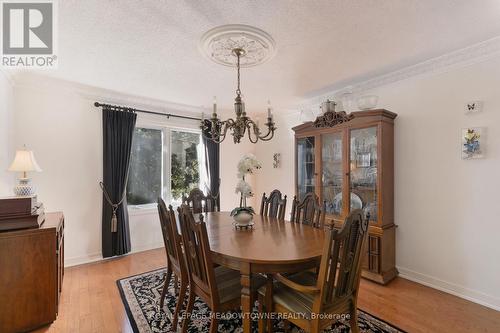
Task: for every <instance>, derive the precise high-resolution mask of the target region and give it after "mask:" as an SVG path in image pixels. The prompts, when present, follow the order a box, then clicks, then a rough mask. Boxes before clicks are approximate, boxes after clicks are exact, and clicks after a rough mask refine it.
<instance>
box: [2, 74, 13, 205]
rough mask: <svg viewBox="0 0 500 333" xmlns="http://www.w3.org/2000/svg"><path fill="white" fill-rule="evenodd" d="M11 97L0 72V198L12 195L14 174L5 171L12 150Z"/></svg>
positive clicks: (10, 90)
mask: <svg viewBox="0 0 500 333" xmlns="http://www.w3.org/2000/svg"><path fill="white" fill-rule="evenodd" d="M12 101H13V95H12V85H11V82H10V78H9V77H8V76H7V75H6V74H5V73H4V72H3V71H0V196H6V195H13V193H12V187H13V186H14V174H12V173H11V172H8V171H7V168H8V167H9V165H10V163H11V162H12V159H13V158H14V152H13V150H12V134H13V131H12V122H13V113H14V109H13V103H12Z"/></svg>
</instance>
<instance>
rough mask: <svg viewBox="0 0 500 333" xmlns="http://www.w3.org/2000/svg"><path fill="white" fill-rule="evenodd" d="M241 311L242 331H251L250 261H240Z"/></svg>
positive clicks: (248, 332)
mask: <svg viewBox="0 0 500 333" xmlns="http://www.w3.org/2000/svg"><path fill="white" fill-rule="evenodd" d="M240 273H241V312H242V316H243V333H250V332H252V318H251V314H252V307H253V303H254V300H253V299H252V273H251V270H250V263H241V268H240Z"/></svg>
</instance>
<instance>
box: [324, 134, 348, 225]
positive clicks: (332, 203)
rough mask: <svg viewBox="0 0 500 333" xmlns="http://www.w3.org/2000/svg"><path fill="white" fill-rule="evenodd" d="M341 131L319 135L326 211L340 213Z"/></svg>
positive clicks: (341, 183) (331, 213) (341, 180)
mask: <svg viewBox="0 0 500 333" xmlns="http://www.w3.org/2000/svg"><path fill="white" fill-rule="evenodd" d="M342 137H343V132H336V133H331V134H324V135H322V137H321V143H322V147H321V153H322V159H321V160H322V168H321V170H322V177H321V178H322V186H323V187H322V196H323V200H325V201H326V213H327V214H330V215H337V216H340V215H342V208H343V204H342V192H343V178H344V171H343V142H342V141H343V140H342Z"/></svg>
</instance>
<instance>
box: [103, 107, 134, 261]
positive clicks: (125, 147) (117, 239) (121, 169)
mask: <svg viewBox="0 0 500 333" xmlns="http://www.w3.org/2000/svg"><path fill="white" fill-rule="evenodd" d="M136 119H137V114H136V113H134V112H128V111H114V110H110V109H106V108H104V109H103V110H102V125H103V183H104V188H105V189H106V191H107V192H108V194H109V197H110V200H111V201H112V203H115V204H116V203H119V202H120V201H121V200H122V199H123V201H122V203H121V204H120V205H119V206H118V208H117V210H116V217H117V223H116V230H112V229H113V228H112V225H111V224H112V223H111V219H112V215H113V207H112V206H111V205H110V204H109V202H108V201H107V200H106V198H105V196H104V193H103V198H102V255H103V257H104V258H106V257H112V256H117V255H122V254H125V253H128V252H130V229H129V223H128V211H127V198H126V193H125V191H126V188H127V176H128V169H129V164H130V152H131V149H132V136H133V134H134V127H135V122H136ZM124 196H125V198H124Z"/></svg>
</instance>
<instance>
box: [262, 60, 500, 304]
mask: <svg viewBox="0 0 500 333" xmlns="http://www.w3.org/2000/svg"><path fill="white" fill-rule="evenodd" d="M499 86H500V58H496V59H492V60H488V61H486V62H483V63H479V64H475V65H470V66H468V67H465V68H455V69H454V70H451V71H449V72H446V73H442V74H436V75H433V76H426V77H423V76H422V77H418V78H417V77H414V78H412V79H407V80H405V81H400V82H397V83H393V84H390V85H386V86H383V87H380V88H378V89H376V90H373V91H367V92H366V93H370V94H371V93H373V94H376V95H378V96H380V100H379V106H380V107H383V108H386V109H388V110H390V111H393V112H396V113H398V117H397V118H396V125H395V161H396V162H395V198H396V199H395V218H396V224H398V228H397V240H396V242H397V251H396V255H397V267H398V269H399V271H400V273H401V276H405V277H407V278H410V279H413V280H416V281H418V282H421V283H424V284H428V285H431V286H434V287H436V288H439V289H442V290H445V291H447V292H451V293H454V294H457V295H459V296H462V297H465V298H468V299H471V300H474V301H476V302H479V303H482V304H485V305H488V306H490V307H493V308H496V309H499V310H500V260H499V258H500V241H499V224H498V221H499V219H498V203H499V198H500V195H499V189H500V174H499V172H500V95H499V94H498V87H499ZM472 100H482V101H484V111H483V112H482V113H480V114H475V115H465V114H464V106H465V104H466V103H467V102H468V101H472ZM298 123H299V116H298V114H297V113H293V114H290V115H288V116H283V117H279V118H278V126H279V127H280V132H279V133H278V137H277V138H276V139H274V140H273V141H271V142H270V143H265V144H259V146H258V147H257V155H258V157H259V158H260V159H261V160H262V161H263V162H264V169H265V172H262V176H261V177H259V178H258V180H257V192H258V193H261V192H262V191H266V192H268V191H270V190H272V189H273V188H275V187H276V188H279V189H281V190H282V191H284V192H285V193H287V194H288V195H289V196H293V193H294V188H293V170H294V165H293V161H294V160H293V154H294V152H293V132H292V131H291V130H290V128H291V127H292V126H294V125H297V124H298ZM474 126H485V127H487V142H486V144H487V146H486V150H487V154H486V158H485V159H482V160H469V161H464V160H461V157H460V150H461V144H460V130H461V128H463V127H474ZM274 152H280V153H281V154H282V156H283V163H282V167H281V169H273V168H272V155H273V153H274ZM271 184H272V185H271Z"/></svg>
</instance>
